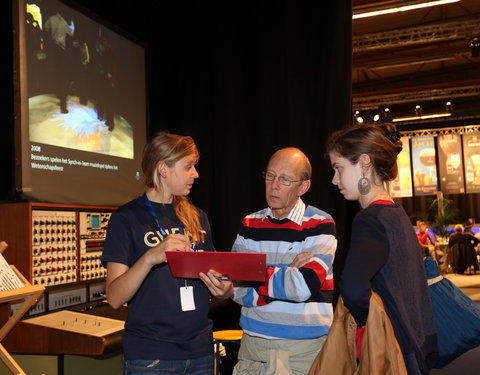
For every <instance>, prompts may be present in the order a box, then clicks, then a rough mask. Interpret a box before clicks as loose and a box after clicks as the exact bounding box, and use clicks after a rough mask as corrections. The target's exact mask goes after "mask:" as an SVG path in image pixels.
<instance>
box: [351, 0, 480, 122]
mask: <svg viewBox="0 0 480 375" xmlns="http://www.w3.org/2000/svg"><path fill="white" fill-rule="evenodd" d="M412 2H417V3H418V2H420V1H418V0H417V1H391V0H390V1H389V0H386V1H374V0H353V13H354V14H357V13H360V12H364V11H366V10H375V9H378V8H388V7H392V6H402V5H406V4H409V3H412ZM474 38H478V39H480V0H460V1H458V2H455V3H450V4H444V5H439V6H434V7H428V8H422V9H417V10H409V11H404V12H398V13H394V14H388V15H379V16H374V17H368V18H360V19H354V20H353V72H352V81H353V109H354V111H356V110H358V111H360V112H361V113H362V114H363V115H364V116H367V117H368V116H369V115H372V114H373V113H374V112H380V113H382V114H383V113H384V112H383V111H384V108H385V107H388V108H389V109H390V113H391V115H392V116H393V117H396V116H415V115H416V114H415V111H414V108H415V107H416V106H417V105H419V106H420V107H421V110H422V113H421V114H422V115H427V114H431V113H440V112H447V109H446V103H447V102H451V113H452V116H450V117H448V118H447V117H446V118H445V119H443V120H420V119H417V120H412V121H407V122H402V123H399V124H401V126H403V127H408V128H409V130H410V129H413V128H422V127H428V126H430V127H444V126H447V127H450V126H457V125H462V126H463V125H478V124H480V57H479V53H480V44H479V46H478V47H477V48H473V49H472V47H471V44H472V42H473V44H475V39H474ZM479 43H480V41H479ZM449 109H450V108H449Z"/></svg>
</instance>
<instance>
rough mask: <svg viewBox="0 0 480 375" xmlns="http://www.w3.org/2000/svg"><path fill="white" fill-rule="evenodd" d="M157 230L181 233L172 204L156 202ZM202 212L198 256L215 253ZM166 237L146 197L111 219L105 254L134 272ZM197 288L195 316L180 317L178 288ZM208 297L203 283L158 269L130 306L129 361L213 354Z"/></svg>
mask: <svg viewBox="0 0 480 375" xmlns="http://www.w3.org/2000/svg"><path fill="white" fill-rule="evenodd" d="M152 206H153V209H154V210H155V212H156V214H157V217H158V221H159V225H160V226H161V227H162V228H163V230H165V232H167V234H172V233H178V232H181V230H182V228H179V226H180V225H181V223H180V221H179V220H178V219H177V217H176V215H175V213H174V210H173V205H172V204H160V203H155V202H152ZM198 211H199V212H200V223H201V226H202V228H203V230H205V232H206V238H205V242H204V243H200V244H196V245H195V250H203V251H215V249H214V247H213V243H212V235H211V231H210V224H209V222H208V218H207V216H206V214H205V213H204V212H203V211H201V210H200V209H199V210H198ZM161 239H162V236H161V234H160V231H159V228H158V226H157V224H156V223H155V221H154V219H153V218H152V216H151V215H150V213H149V212H148V210H147V208H146V206H145V204H144V202H143V199H142V197H139V198H136V199H134V200H132V201H130V202H128V203H127V204H125V205H123V206H122V207H120V208H119V209H118V210H116V211H114V212H113V213H112V216H111V218H110V221H109V223H108V230H107V238H106V241H105V247H104V250H103V254H102V258H101V259H102V263H103V264H104V266H106V264H107V263H108V262H115V263H121V264H125V265H127V266H129V267H132V266H133V265H134V264H135V262H136V261H137V260H138V259H139V258H140V257H141V256H142V255H143V254H144V253H145V252H146V251H147V250H148V249H149V248H151V247H154V246H156V245H157V244H158V243H159V242H160V240H161ZM185 285H187V286H193V293H194V302H195V310H193V311H182V308H181V304H180V287H182V286H185ZM208 312H209V292H208V289H207V287H206V286H205V284H204V283H203V282H202V281H201V280H200V279H176V278H174V277H173V276H172V274H171V272H170V269H169V267H168V264H167V263H163V264H160V265H156V266H154V267H153V268H152V269H151V271H150V272H149V274H148V275H147V276H146V278H145V280H144V281H143V283H142V285H141V286H140V288H139V289H138V291H137V293H136V294H135V295H134V296H133V298H132V299H131V300H130V301H129V302H128V316H127V320H126V322H125V334H124V336H123V349H124V354H125V359H128V360H132V359H189V358H198V357H202V356H205V355H209V354H212V351H213V344H212V333H211V329H212V322H211V321H210V319H209V317H208Z"/></svg>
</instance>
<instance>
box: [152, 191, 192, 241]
mask: <svg viewBox="0 0 480 375" xmlns="http://www.w3.org/2000/svg"><path fill="white" fill-rule="evenodd" d="M143 203H145V207H147V210H148V212H149V214H150V216H151V217H152V219H153V221H154V222H155V223H156V224H157V227H158V229H159V230H160V233H161V234H162V237H163V238H164V239H165V238H166V237H167V236H168V233H167V232H165V229H163V228H162V227H161V226H160V223H159V222H158V216H157V213H156V212H155V210H154V209H153V206H152V202H150V200H149V199H148V197H147V193H144V194H143ZM175 219H176V222H177V225H178V229H179V233H180V234H185V231H184V230H183V225H182V224H181V222H180V220H178V218H175Z"/></svg>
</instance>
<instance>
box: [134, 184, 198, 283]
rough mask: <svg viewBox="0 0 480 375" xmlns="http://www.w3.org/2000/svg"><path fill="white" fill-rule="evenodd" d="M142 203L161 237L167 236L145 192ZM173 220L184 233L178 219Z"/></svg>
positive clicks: (182, 232) (181, 232)
mask: <svg viewBox="0 0 480 375" xmlns="http://www.w3.org/2000/svg"><path fill="white" fill-rule="evenodd" d="M143 203H145V207H147V210H148V213H149V214H150V216H151V217H152V219H153V221H154V222H155V223H156V224H157V227H158V229H159V230H160V233H161V235H162V237H163V239H165V238H166V237H167V236H168V233H167V232H165V229H163V228H162V227H161V226H160V223H159V222H158V216H157V213H156V212H155V210H154V209H153V206H152V202H150V200H149V199H148V197H147V193H143ZM175 221H176V222H177V225H178V229H179V231H180V234H184V233H185V231H184V230H183V225H182V224H181V223H180V220H178V218H177V217H175ZM193 246H194V245H193V244H192V248H191V249H190V250H192V251H193ZM184 281H185V288H186V287H187V279H185V280H184Z"/></svg>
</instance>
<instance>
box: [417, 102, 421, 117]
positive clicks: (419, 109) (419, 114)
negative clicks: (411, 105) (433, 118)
mask: <svg viewBox="0 0 480 375" xmlns="http://www.w3.org/2000/svg"><path fill="white" fill-rule="evenodd" d="M415 114H416V115H417V117H421V116H422V107H420V105H418V104H417V105H416V106H415Z"/></svg>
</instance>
